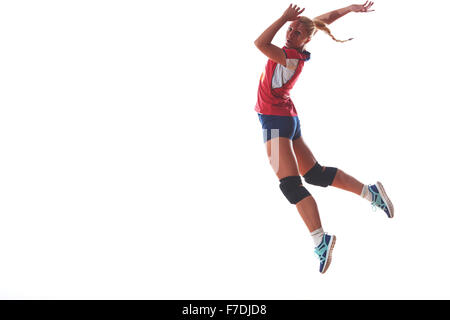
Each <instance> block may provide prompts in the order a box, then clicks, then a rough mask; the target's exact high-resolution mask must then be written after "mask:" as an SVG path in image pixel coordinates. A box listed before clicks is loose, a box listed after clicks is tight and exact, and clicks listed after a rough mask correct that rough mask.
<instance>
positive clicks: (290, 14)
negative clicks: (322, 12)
mask: <svg viewBox="0 0 450 320" xmlns="http://www.w3.org/2000/svg"><path fill="white" fill-rule="evenodd" d="M303 11H305V8H303V9H301V8H300V7H298V6H297V5H294V6H293V5H292V3H291V4H290V5H289V8H287V9H286V11H284V13H283V15H282V16H281V17H282V18H283V19H284V20H285V21H294V20H297V19H298V18H299V17H300V15H301V14H302V12H303Z"/></svg>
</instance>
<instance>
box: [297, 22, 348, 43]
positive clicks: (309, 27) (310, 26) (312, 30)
mask: <svg viewBox="0 0 450 320" xmlns="http://www.w3.org/2000/svg"><path fill="white" fill-rule="evenodd" d="M296 21H298V22H300V23H301V24H302V25H303V26H304V27H305V29H306V32H307V33H308V38H309V37H312V36H313V35H315V34H316V32H317V30H322V31H323V32H325V33H326V34H328V35H329V36H330V37H331V39H333V40H334V41H336V42H347V41H350V40H352V39H353V38H350V39H347V40H338V39H336V38H335V37H334V36H333V34H332V33H331V31H330V29H328V27H327V24H326V23H325V22H323V21H321V20H317V19H314V20H311V19H310V18H308V17H305V16H301V17H300V18H298V19H297V20H296Z"/></svg>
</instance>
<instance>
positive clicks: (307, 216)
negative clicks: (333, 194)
mask: <svg viewBox="0 0 450 320" xmlns="http://www.w3.org/2000/svg"><path fill="white" fill-rule="evenodd" d="M266 150H267V155H268V156H269V160H270V164H271V166H272V168H273V170H274V171H275V174H276V175H277V177H278V179H279V180H281V179H283V178H285V177H289V176H298V175H299V172H298V165H297V161H296V159H295V155H294V152H293V151H292V142H291V140H289V139H288V138H273V139H271V140H268V141H267V142H266ZM295 206H296V207H297V211H298V212H299V213H300V216H301V217H302V219H303V221H304V222H305V224H306V227H307V228H308V230H309V231H310V232H313V231H315V230H317V229H319V228H321V227H322V224H321V221H320V216H319V210H318V208H317V204H316V201H315V200H314V198H313V197H312V196H308V197H306V198H304V199H303V200H301V201H300V202H298V203H297V204H296V205H295Z"/></svg>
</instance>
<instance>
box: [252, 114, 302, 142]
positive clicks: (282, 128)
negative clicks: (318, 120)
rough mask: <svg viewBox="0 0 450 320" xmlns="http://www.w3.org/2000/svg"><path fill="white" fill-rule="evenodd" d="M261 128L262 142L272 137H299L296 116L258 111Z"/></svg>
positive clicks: (298, 125) (298, 123)
mask: <svg viewBox="0 0 450 320" xmlns="http://www.w3.org/2000/svg"><path fill="white" fill-rule="evenodd" d="M258 117H259V121H260V122H261V125H262V128H263V136H264V142H267V140H270V139H272V138H278V137H285V138H289V139H290V140H295V139H298V138H300V136H301V132H300V120H299V119H298V117H297V116H294V117H292V116H272V115H266V114H260V113H258Z"/></svg>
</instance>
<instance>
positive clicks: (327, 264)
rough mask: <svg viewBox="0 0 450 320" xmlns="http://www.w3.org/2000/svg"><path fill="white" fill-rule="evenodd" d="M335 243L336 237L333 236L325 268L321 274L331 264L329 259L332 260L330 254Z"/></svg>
mask: <svg viewBox="0 0 450 320" xmlns="http://www.w3.org/2000/svg"><path fill="white" fill-rule="evenodd" d="M335 243H336V236H333V240H332V241H331V248H330V251H328V257H327V263H326V264H325V267H324V268H323V270H322V273H325V272H327V270H328V267H329V266H330V264H331V258H332V257H331V254H332V253H333V249H334V245H335Z"/></svg>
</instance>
